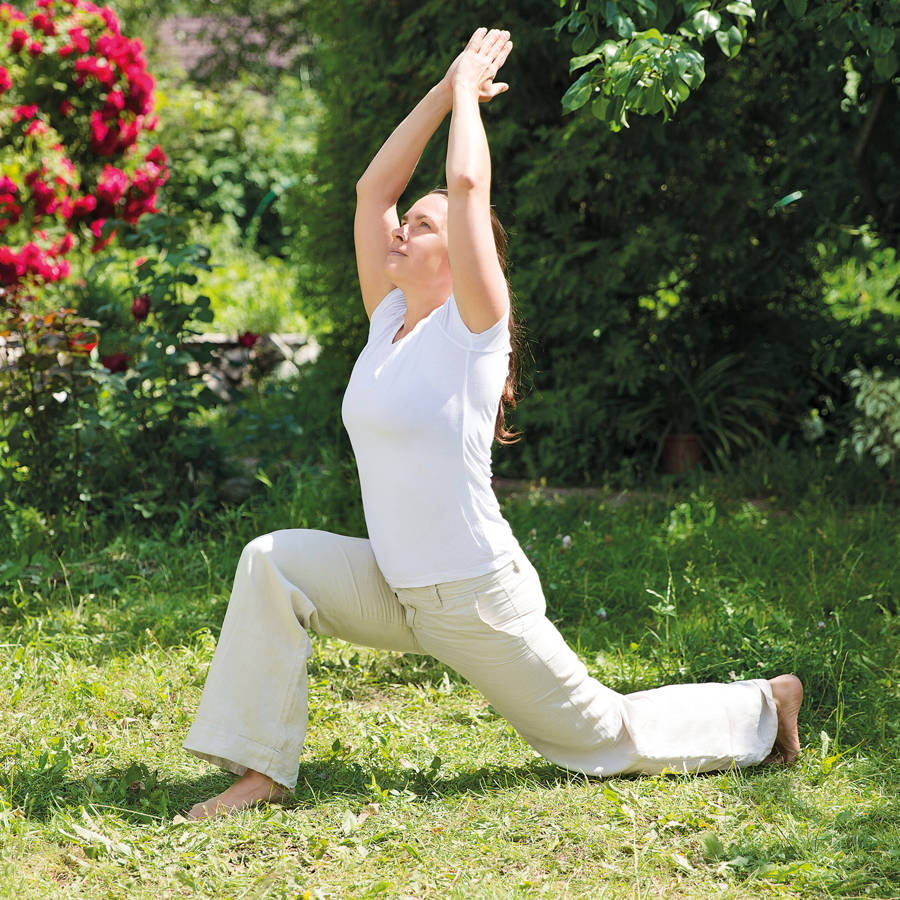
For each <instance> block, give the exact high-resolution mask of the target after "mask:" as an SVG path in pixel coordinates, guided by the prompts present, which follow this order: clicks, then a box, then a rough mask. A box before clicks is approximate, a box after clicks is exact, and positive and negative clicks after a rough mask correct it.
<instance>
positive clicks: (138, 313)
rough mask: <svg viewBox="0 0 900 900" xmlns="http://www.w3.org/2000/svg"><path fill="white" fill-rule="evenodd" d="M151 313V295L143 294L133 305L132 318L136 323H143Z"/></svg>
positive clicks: (136, 298) (135, 299)
mask: <svg viewBox="0 0 900 900" xmlns="http://www.w3.org/2000/svg"><path fill="white" fill-rule="evenodd" d="M149 313H150V295H149V294H141V295H140V296H139V297H135V298H134V300H133V301H132V303H131V316H132V318H133V319H134V321H135V322H143V321H144V319H146V318H147V316H148V315H149Z"/></svg>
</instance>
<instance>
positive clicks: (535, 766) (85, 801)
mask: <svg viewBox="0 0 900 900" xmlns="http://www.w3.org/2000/svg"><path fill="white" fill-rule="evenodd" d="M440 765H441V763H440V760H438V759H435V761H434V762H433V764H432V766H430V767H428V768H424V769H418V768H408V767H390V766H371V765H365V764H361V763H357V762H353V761H348V760H342V759H336V758H327V759H324V760H322V759H319V760H311V761H308V762H302V763H300V766H299V772H298V779H297V787H296V789H295V791H294V795H293V797H291V798H290V799H289V800H288V801H286V802H285V803H284V804H283V806H284V807H285V808H286V809H288V810H290V809H309V808H314V807H316V806H319V805H322V804H327V803H331V802H334V801H336V800H343V801H348V802H368V801H371V800H383V799H385V798H386V797H402V798H405V799H406V800H408V801H410V802H433V801H435V800H443V799H448V800H452V799H456V798H460V797H469V796H471V797H479V796H482V797H483V796H487V795H491V794H495V793H503V792H506V791H516V792H520V791H522V790H523V789H526V790H552V789H554V788H565V787H567V786H570V785H576V784H582V785H584V784H595V785H597V784H601V783H603V782H604V779H600V778H598V777H592V776H587V775H584V774H581V773H577V772H569V771H566V770H565V769H561V768H559V767H558V766H555V765H553V764H552V763H549V762H546V761H544V760H540V759H536V760H534V762H531V763H528V764H526V765H503V764H497V765H488V766H482V767H480V768H478V769H473V770H471V771H465V772H458V773H455V774H451V775H442V774H441V773H440ZM752 771H756V772H759V773H760V774H763V773H767V772H770V771H772V770H771V769H769V768H767V767H764V768H760V769H757V770H746V771H745V772H744V774H749V773H750V772H752ZM717 774H721V773H716V772H708V773H703V774H699V775H675V774H673V775H670V776H663V777H666V778H675V779H691V780H697V779H705V778H707V777H714V776H715V775H717ZM644 777H650V778H654V777H659V776H641V775H618V776H615V778H614V779H612V780H610V779H606V780H605V783H613V784H615V785H617V786H618V788H619V789H621V787H622V784H623V782H632V781H636V780H640V779H642V778H644ZM233 781H234V776H233V775H231V774H230V773H228V772H224V771H222V770H219V769H210V771H208V772H206V773H204V774H203V775H199V776H197V777H194V778H190V779H178V778H176V779H167V778H166V777H165V776H164V775H161V774H160V773H159V771H158V770H156V771H154V770H151V769H150V768H149V767H148V766H147V765H145V764H144V763H137V762H134V763H131V764H130V765H128V766H127V767H124V768H123V767H110V768H109V769H108V770H107V771H106V772H103V773H100V774H95V775H94V774H92V775H88V776H85V777H84V778H71V777H69V775H68V773H67V772H66V771H65V770H63V769H61V768H60V767H58V766H55V767H54V766H51V767H49V768H48V767H44V768H41V767H40V766H33V767H30V768H29V767H26V766H23V765H18V766H15V767H13V769H11V770H9V771H7V772H4V773H2V774H0V792H2V794H3V795H5V799H6V802H7V803H8V804H9V805H10V806H11V807H12V808H13V809H14V810H19V811H20V812H19V813H18V814H20V815H22V816H24V817H25V818H27V819H31V820H34V821H47V820H48V819H50V818H51V817H52V816H53V815H54V814H55V813H57V812H58V811H78V810H80V809H82V808H84V809H87V810H89V811H93V810H96V811H98V812H111V811H114V812H115V813H116V814H117V815H118V816H119V817H120V818H121V819H123V820H125V821H127V822H130V823H131V824H135V825H140V824H148V823H150V822H155V821H159V820H160V819H163V820H167V819H170V818H171V817H172V816H174V815H175V814H177V813H179V812H184V811H186V810H187V809H189V808H190V807H191V806H192V805H193V804H194V803H197V802H200V801H203V800H207V799H209V798H210V797H213V796H215V795H216V794H219V793H221V792H222V791H223V790H225V789H226V788H227V787H228V786H229V785H230V784H232V783H233ZM735 790H736V792H737V793H738V794H742V795H744V799H745V800H746V799H747V798H746V794H747V790H746V784H744V786H743V787H741V786H739V785H735ZM767 790H768V791H769V792H771V785H769V787H768V789H767ZM770 797H771V794H770ZM761 799H762V798H761V797H760V800H761ZM780 801H781V802H782V803H785V804H787V805H790V804H791V798H790V790H789V789H786V788H783V789H782V791H781V794H780Z"/></svg>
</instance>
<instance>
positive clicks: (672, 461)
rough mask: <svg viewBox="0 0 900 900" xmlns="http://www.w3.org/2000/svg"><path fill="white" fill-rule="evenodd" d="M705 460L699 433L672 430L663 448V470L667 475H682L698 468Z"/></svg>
mask: <svg viewBox="0 0 900 900" xmlns="http://www.w3.org/2000/svg"><path fill="white" fill-rule="evenodd" d="M702 462H703V444H702V443H701V442H700V436H699V435H697V434H683V433H681V432H677V431H672V432H669V434H668V435H667V436H666V440H665V443H664V444H663V449H662V470H663V472H665V473H666V474H667V475H680V474H682V473H683V472H688V471H690V470H691V469H696V468H697V467H698V466H699V465H700V464H701V463H702Z"/></svg>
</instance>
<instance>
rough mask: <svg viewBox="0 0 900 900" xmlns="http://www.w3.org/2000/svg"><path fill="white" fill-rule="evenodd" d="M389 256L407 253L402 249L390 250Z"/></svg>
mask: <svg viewBox="0 0 900 900" xmlns="http://www.w3.org/2000/svg"><path fill="white" fill-rule="evenodd" d="M388 256H406V254H405V253H403V252H402V251H400V250H390V251H388Z"/></svg>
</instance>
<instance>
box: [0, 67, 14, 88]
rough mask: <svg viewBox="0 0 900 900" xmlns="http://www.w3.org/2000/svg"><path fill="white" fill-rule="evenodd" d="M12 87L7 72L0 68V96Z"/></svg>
mask: <svg viewBox="0 0 900 900" xmlns="http://www.w3.org/2000/svg"><path fill="white" fill-rule="evenodd" d="M11 87H12V78H11V77H10V74H9V72H8V71H7V70H6V69H4V68H3V66H0V94H5V93H6V92H7V91H8V90H9V89H10V88H11Z"/></svg>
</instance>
